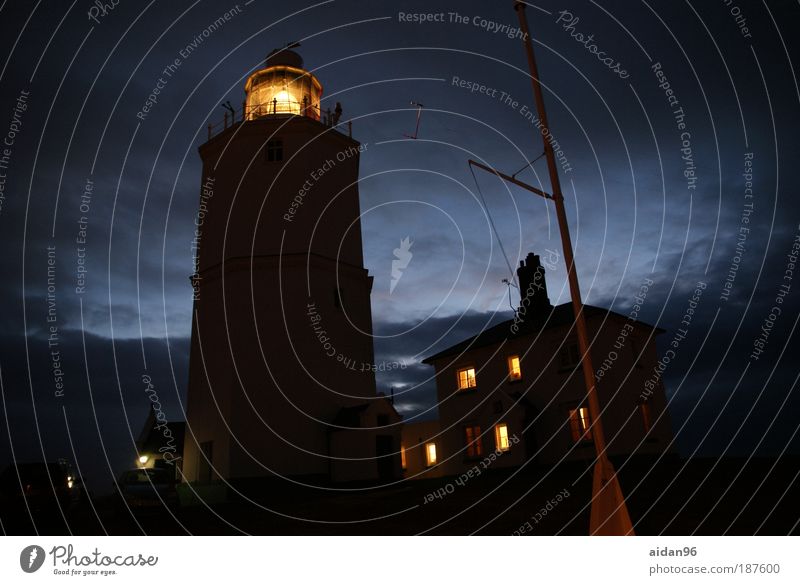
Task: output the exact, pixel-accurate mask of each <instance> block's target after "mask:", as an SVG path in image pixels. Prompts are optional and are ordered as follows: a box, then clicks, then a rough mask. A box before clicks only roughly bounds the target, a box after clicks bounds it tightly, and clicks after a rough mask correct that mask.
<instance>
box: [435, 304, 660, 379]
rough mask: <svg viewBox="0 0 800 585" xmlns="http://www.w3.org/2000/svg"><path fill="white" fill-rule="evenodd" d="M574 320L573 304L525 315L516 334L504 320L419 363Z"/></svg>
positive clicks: (593, 311) (587, 309) (589, 310)
mask: <svg viewBox="0 0 800 585" xmlns="http://www.w3.org/2000/svg"><path fill="white" fill-rule="evenodd" d="M583 310H584V314H585V315H586V318H587V319H589V318H591V317H606V316H608V315H615V316H617V317H621V318H622V319H626V320H627V319H628V317H626V316H624V315H620V314H619V313H616V312H614V311H609V310H608V309H602V308H600V307H595V306H593V305H583ZM574 321H575V316H574V315H573V312H572V303H564V304H563V305H558V306H556V307H553V308H552V309H551V311H550V312H542V313H539V314H538V315H532V316H527V317H526V318H525V320H524V321H519V322H518V323H517V331H516V333H515V332H514V330H513V329H512V326H513V325H514V320H513V319H508V320H507V321H503V322H502V323H498V324H497V325H495V326H493V327H489V328H488V329H486V330H484V331H482V332H481V333H478V334H477V335H473V336H472V337H469V338H467V339H465V340H464V341H461V342H459V343H456V344H455V345H452V346H450V347H448V348H447V349H444V350H442V351H440V352H439V353H436V354H434V355H432V356H429V357H427V358H425V359H424V360H422V363H424V364H432V363H433V362H435V361H436V360H438V359H441V358H443V357H447V356H450V355H455V354H460V353H462V352H464V351H469V350H472V349H475V348H478V347H486V346H488V345H494V344H496V343H501V342H503V341H505V340H508V339H517V338H519V337H528V336H530V335H535V334H536V333H538V332H540V331H542V330H546V329H553V328H555V327H561V326H563V325H570V324H572V323H574ZM634 323H636V324H638V325H642V326H644V327H650V328H652V327H653V326H652V325H649V324H648V323H644V322H643V321H634ZM656 331H657V332H658V333H663V331H664V330H663V329H659V328H656Z"/></svg>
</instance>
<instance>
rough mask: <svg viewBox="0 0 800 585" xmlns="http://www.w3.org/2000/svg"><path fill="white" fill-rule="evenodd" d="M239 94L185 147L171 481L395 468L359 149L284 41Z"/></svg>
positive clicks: (390, 471) (343, 476)
mask: <svg viewBox="0 0 800 585" xmlns="http://www.w3.org/2000/svg"><path fill="white" fill-rule="evenodd" d="M245 92H246V102H245V104H244V106H243V110H242V112H241V113H237V114H236V115H235V116H231V118H230V119H228V118H227V117H226V120H225V122H224V123H223V125H222V127H209V139H208V141H207V142H206V143H205V144H203V145H202V146H200V149H199V150H200V156H201V158H202V160H203V177H202V180H201V193H200V213H199V214H198V221H197V224H198V226H197V233H196V238H195V239H196V248H197V253H198V256H197V261H196V273H195V275H194V281H193V282H194V288H195V300H194V313H193V317H194V318H193V326H192V341H191V357H190V374H189V396H188V409H187V423H188V424H187V433H186V447H185V453H184V473H185V477H186V479H187V480H188V481H200V482H205V481H212V480H215V479H218V478H223V479H238V478H252V477H263V476H292V477H298V476H305V477H306V478H308V480H309V481H319V482H326V481H329V480H339V481H350V480H377V479H380V478H389V477H393V476H395V475H398V474H399V473H400V452H399V442H400V441H399V437H400V431H399V428H400V427H399V425H398V424H395V423H398V422H399V420H400V417H399V416H398V415H397V413H396V412H395V410H394V408H393V407H392V406H391V404H390V402H389V401H388V399H386V398H384V397H382V395H378V394H377V393H376V387H375V377H374V373H373V368H371V367H370V366H371V364H372V363H373V361H374V359H373V346H372V337H371V336H372V317H371V308H370V292H371V288H372V277H371V276H370V275H369V274H368V272H367V270H366V269H365V268H364V262H363V256H362V241H361V226H360V222H359V217H360V208H359V195H358V171H359V157H360V152H361V150H362V147H361V145H360V144H359V143H358V142H357V141H356V140H354V139H353V138H352V137H351V132H350V124H349V123H348V124H344V123H341V122H342V120H341V119H340V116H341V109H340V108H339V111H338V112H337V114H336V122H337V123H339V124H337V123H334V117H333V116H332V115H331V114H330V112H328V111H327V110H321V97H322V86H321V84H320V83H319V81H318V80H317V79H316V77H315V76H314V75H312V74H311V73H309V72H308V71H306V70H305V69H303V61H302V59H301V58H300V56H299V55H298V54H297V53H295V52H293V51H289V50H281V51H277V52H273V53H272V54H271V55H270V56H269V57H268V59H267V63H266V66H265V67H264V68H263V69H261V70H259V71H256V72H255V73H253V74H252V75H251V76H250V77H249V78H248V79H247V82H246V84H245Z"/></svg>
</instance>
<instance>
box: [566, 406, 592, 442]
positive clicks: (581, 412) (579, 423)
mask: <svg viewBox="0 0 800 585" xmlns="http://www.w3.org/2000/svg"><path fill="white" fill-rule="evenodd" d="M590 424H591V423H590V422H589V409H588V408H586V407H585V406H582V407H580V408H575V409H572V410H570V411H569V428H570V432H571V433H572V440H573V441H575V442H576V443H577V442H578V441H591V440H592V434H591V433H590V432H589V426H590Z"/></svg>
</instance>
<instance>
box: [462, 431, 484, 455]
mask: <svg viewBox="0 0 800 585" xmlns="http://www.w3.org/2000/svg"><path fill="white" fill-rule="evenodd" d="M464 439H465V441H466V444H467V457H479V456H480V455H482V454H483V445H482V444H481V427H479V426H477V425H473V426H469V427H464Z"/></svg>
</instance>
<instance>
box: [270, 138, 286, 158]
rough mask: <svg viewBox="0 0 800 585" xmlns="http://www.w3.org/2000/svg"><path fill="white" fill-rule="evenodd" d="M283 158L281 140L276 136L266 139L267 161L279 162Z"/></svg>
mask: <svg viewBox="0 0 800 585" xmlns="http://www.w3.org/2000/svg"><path fill="white" fill-rule="evenodd" d="M282 160H283V140H281V139H280V138H276V139H275V140H268V141H267V162H280V161H282Z"/></svg>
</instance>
